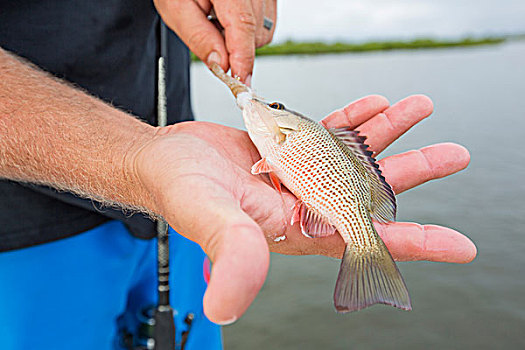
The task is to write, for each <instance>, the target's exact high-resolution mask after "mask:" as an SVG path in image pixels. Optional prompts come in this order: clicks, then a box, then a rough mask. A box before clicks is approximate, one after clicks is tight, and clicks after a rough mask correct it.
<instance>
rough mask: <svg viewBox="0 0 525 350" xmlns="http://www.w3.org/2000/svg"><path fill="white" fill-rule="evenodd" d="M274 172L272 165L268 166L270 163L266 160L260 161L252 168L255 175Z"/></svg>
mask: <svg viewBox="0 0 525 350" xmlns="http://www.w3.org/2000/svg"><path fill="white" fill-rule="evenodd" d="M272 171H273V170H272V167H271V166H270V164H268V162H266V158H262V159H260V160H259V161H257V162H256V163H255V164H254V165H253V166H252V174H253V175H259V174H267V173H270V172H272Z"/></svg>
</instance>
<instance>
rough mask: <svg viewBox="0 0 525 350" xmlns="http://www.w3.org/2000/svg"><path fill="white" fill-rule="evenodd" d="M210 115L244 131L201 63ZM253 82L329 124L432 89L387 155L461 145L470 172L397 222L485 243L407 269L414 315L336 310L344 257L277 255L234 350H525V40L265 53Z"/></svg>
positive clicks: (198, 106)
mask: <svg viewBox="0 0 525 350" xmlns="http://www.w3.org/2000/svg"><path fill="white" fill-rule="evenodd" d="M192 75H193V76H192V77H193V101H194V110H195V112H196V115H197V116H199V119H200V120H209V121H214V122H217V123H222V124H226V125H230V126H236V127H242V122H241V117H240V114H239V112H238V111H237V110H236V107H235V106H234V103H233V99H232V97H231V95H230V94H229V93H228V92H227V91H226V89H225V87H224V86H222V85H221V84H220V83H219V82H218V81H216V80H215V79H214V78H212V76H211V74H210V73H208V72H207V71H206V70H205V69H204V67H203V66H202V65H201V64H195V65H193V67H192ZM253 84H254V86H255V87H256V89H257V91H258V92H259V94H260V95H262V96H264V97H265V98H267V99H269V100H273V99H275V100H279V101H281V102H283V103H284V104H285V105H287V106H289V107H291V108H292V107H293V109H296V110H298V111H301V112H303V113H305V114H307V115H310V116H312V117H314V118H317V119H320V118H322V117H323V116H324V115H326V114H327V113H329V112H330V111H332V110H334V109H336V108H339V107H341V106H343V105H345V104H347V103H348V102H350V101H352V100H354V99H357V98H359V97H361V96H364V95H367V94H371V93H378V94H382V95H384V96H386V97H387V98H389V100H390V101H391V102H394V101H396V100H398V99H400V98H403V97H405V96H407V95H410V94H415V93H424V94H427V95H429V96H430V97H431V98H432V99H433V100H434V103H435V112H434V114H433V116H432V117H431V118H430V119H427V120H425V121H424V122H423V123H421V124H420V125H418V126H417V127H415V128H414V129H412V130H411V131H410V132H409V133H408V134H407V135H405V136H404V137H403V138H402V139H401V140H399V141H398V142H397V143H396V144H394V145H392V146H391V147H390V148H389V149H388V150H387V151H386V152H385V154H384V155H389V154H393V153H397V152H402V151H406V150H409V149H413V148H419V147H422V146H425V145H428V144H431V143H436V142H443V141H453V142H458V143H460V144H463V145H464V146H466V147H467V148H468V149H469V150H470V152H471V156H472V161H471V164H470V166H469V168H468V169H467V170H466V171H463V172H461V173H459V174H456V175H454V176H452V177H449V178H447V179H442V180H438V181H434V182H432V183H428V184H425V185H424V186H422V187H421V188H418V189H415V190H411V191H408V192H406V193H404V194H401V195H400V196H398V202H399V214H398V219H399V220H403V221H405V220H406V221H417V222H421V223H433V224H440V225H446V226H449V227H452V228H455V229H457V230H460V231H462V232H464V233H465V234H467V235H468V236H469V237H470V238H471V239H472V240H473V241H474V242H475V243H476V244H477V246H478V250H479V255H478V257H477V259H476V260H475V261H474V262H473V263H471V264H468V265H454V264H444V263H429V262H410V263H399V266H400V269H401V271H402V273H403V276H404V277H405V280H406V282H407V285H408V287H409V290H410V292H411V295H412V302H413V307H414V311H412V312H402V311H398V310H395V309H393V308H390V307H386V306H375V307H372V308H370V309H367V310H364V311H361V312H359V313H354V314H348V315H338V314H336V313H335V312H334V310H333V306H332V292H333V286H334V282H335V279H336V277H337V271H338V268H339V261H338V260H332V259H329V258H325V257H319V256H310V257H288V256H281V255H273V256H272V264H271V269H270V272H269V276H268V279H267V281H266V284H265V286H264V287H263V289H262V291H261V293H260V294H259V296H258V298H257V299H256V301H255V303H254V304H253V305H252V306H251V308H250V309H249V310H248V312H247V313H246V315H245V316H244V317H243V318H242V319H241V320H240V321H239V322H237V323H236V324H235V325H232V326H229V327H226V328H225V329H224V336H225V344H226V348H227V349H321V348H322V349H349V348H352V349H399V348H402V349H423V348H425V349H437V348H439V349H470V348H477V349H494V348H505V349H523V348H525V206H524V202H525V181H524V180H525V155H524V152H525V135H524V134H525V42H523V41H522V42H515V43H509V44H504V45H501V46H490V47H480V48H468V49H450V50H449V49H446V50H437V51H435V50H434V51H407V52H385V53H372V54H345V55H329V56H311V57H278V58H260V59H258V61H257V64H256V69H255V74H254V81H253Z"/></svg>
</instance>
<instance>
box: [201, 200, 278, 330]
mask: <svg viewBox="0 0 525 350" xmlns="http://www.w3.org/2000/svg"><path fill="white" fill-rule="evenodd" d="M223 209H224V208H223ZM226 217H228V219H227V221H226V222H225V223H224V224H223V225H222V226H221V227H220V228H219V230H218V231H216V234H215V235H214V236H213V237H212V238H211V239H210V240H208V243H209V244H208V246H207V247H205V250H206V251H207V253H208V254H209V256H210V258H211V260H212V262H213V268H212V273H211V279H210V282H209V284H208V289H207V290H206V293H205V295H204V313H205V314H206V316H207V317H208V318H209V319H210V320H211V321H212V322H215V323H218V324H222V325H226V324H230V323H233V322H234V321H235V320H237V319H238V318H239V317H240V316H241V315H242V314H243V313H244V312H245V311H246V309H247V308H248V306H249V305H250V304H251V303H252V301H253V300H254V299H255V296H256V295H257V293H258V292H259V289H261V287H262V285H263V283H264V280H265V279H266V274H267V272H268V266H269V260H270V259H269V258H270V255H269V250H268V245H267V243H266V240H265V238H264V235H263V232H262V230H261V228H260V227H259V226H258V225H257V224H256V223H255V222H254V221H253V220H252V219H251V218H250V217H249V216H248V215H247V214H246V213H244V212H243V211H242V210H240V209H237V210H230V213H229V214H228V215H227V216H226Z"/></svg>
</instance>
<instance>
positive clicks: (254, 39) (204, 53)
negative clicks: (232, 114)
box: [155, 0, 277, 83]
mask: <svg viewBox="0 0 525 350" xmlns="http://www.w3.org/2000/svg"><path fill="white" fill-rule="evenodd" d="M212 5H213V8H214V9H215V13H216V14H217V19H218V20H219V22H220V23H221V25H222V26H223V27H224V32H221V31H220V30H219V29H218V28H217V27H215V25H214V24H213V23H211V22H210V21H209V20H208V19H207V16H208V14H209V13H210V11H211V8H212ZM155 6H156V7H157V10H158V11H159V13H160V15H161V16H162V19H163V20H164V22H165V23H166V24H167V25H168V26H169V27H170V28H171V29H173V30H174V31H175V32H176V33H177V35H178V36H179V37H180V38H181V39H182V41H184V43H186V45H188V47H189V48H190V50H191V51H193V53H195V55H197V56H198V57H199V58H200V59H201V60H202V61H203V62H205V63H207V64H210V63H211V62H212V61H213V62H217V63H219V64H220V65H221V67H222V69H224V71H225V72H227V71H228V69H229V68H230V67H231V70H232V72H231V73H232V75H233V76H238V77H239V78H240V79H241V80H242V81H243V82H244V81H247V82H248V83H249V81H250V79H251V74H252V70H253V63H254V60H255V48H256V47H260V46H263V45H266V44H268V43H269V42H270V41H271V40H272V37H273V33H274V30H275V20H276V16H277V9H276V0H235V1H225V0H214V1H212V0H155ZM264 17H267V18H269V19H271V20H272V21H273V22H274V25H273V26H272V28H271V29H270V30H268V29H266V28H264V26H263V21H264Z"/></svg>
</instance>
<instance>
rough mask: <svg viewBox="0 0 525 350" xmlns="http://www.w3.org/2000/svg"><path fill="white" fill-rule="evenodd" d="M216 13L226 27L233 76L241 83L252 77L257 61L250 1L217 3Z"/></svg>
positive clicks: (253, 19) (254, 23)
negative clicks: (249, 76)
mask: <svg viewBox="0 0 525 350" xmlns="http://www.w3.org/2000/svg"><path fill="white" fill-rule="evenodd" d="M214 8H215V12H216V14H217V18H218V19H219V22H221V25H222V26H223V27H224V36H225V39H226V49H227V51H228V53H229V57H230V67H231V70H232V76H237V77H239V78H240V79H241V81H243V82H244V81H246V77H247V76H248V75H251V73H252V70H253V63H254V61H255V30H256V26H257V19H256V18H255V15H254V11H253V8H252V3H251V1H250V0H239V1H236V2H235V3H232V2H226V3H225V2H215V3H214Z"/></svg>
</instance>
